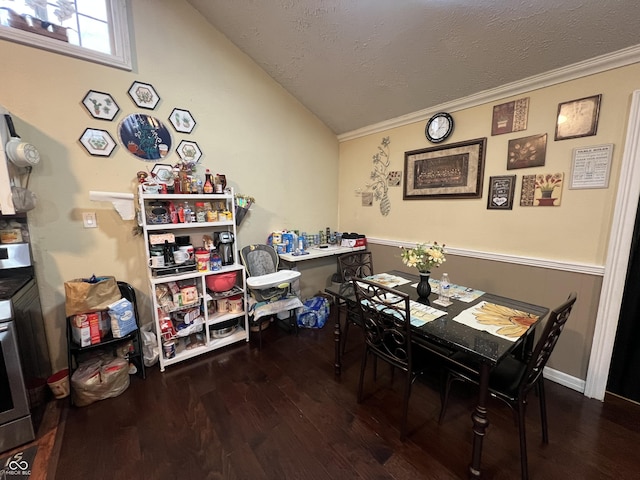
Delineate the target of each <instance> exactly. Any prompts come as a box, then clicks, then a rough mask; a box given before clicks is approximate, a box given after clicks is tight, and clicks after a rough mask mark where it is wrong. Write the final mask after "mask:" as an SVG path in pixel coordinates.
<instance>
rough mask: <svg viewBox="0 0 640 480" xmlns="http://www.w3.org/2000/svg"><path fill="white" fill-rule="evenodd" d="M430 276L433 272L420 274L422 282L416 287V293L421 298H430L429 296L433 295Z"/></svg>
mask: <svg viewBox="0 0 640 480" xmlns="http://www.w3.org/2000/svg"><path fill="white" fill-rule="evenodd" d="M430 275H431V272H420V281H419V282H418V286H417V287H416V291H417V292H418V296H419V297H420V298H425V299H426V298H429V295H430V294H431V285H429V276H430Z"/></svg>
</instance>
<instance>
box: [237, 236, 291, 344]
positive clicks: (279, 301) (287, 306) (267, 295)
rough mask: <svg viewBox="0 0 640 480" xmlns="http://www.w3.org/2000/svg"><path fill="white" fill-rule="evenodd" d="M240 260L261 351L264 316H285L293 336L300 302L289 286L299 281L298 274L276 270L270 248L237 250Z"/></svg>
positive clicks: (276, 262) (254, 246) (257, 246)
mask: <svg viewBox="0 0 640 480" xmlns="http://www.w3.org/2000/svg"><path fill="white" fill-rule="evenodd" d="M240 258H241V260H242V263H243V265H244V266H245V268H246V269H247V288H248V290H249V292H250V293H251V296H252V297H253V300H254V302H253V305H252V306H251V309H250V315H251V317H252V323H253V324H255V325H257V327H258V338H259V346H260V347H259V348H260V349H262V321H261V319H262V317H264V316H271V315H278V314H282V313H284V312H287V313H288V319H289V327H290V328H294V329H295V331H296V333H297V331H298V324H297V322H296V318H295V311H296V309H297V308H299V307H302V302H301V301H300V298H299V297H298V296H297V295H295V294H294V293H293V290H292V287H291V284H292V283H293V282H294V281H295V280H297V279H298V278H299V277H300V272H297V271H294V270H278V266H279V263H280V257H279V256H278V254H277V253H276V251H275V250H274V248H273V247H272V246H270V245H264V244H252V245H247V246H246V247H244V248H243V249H242V250H240ZM278 318H280V316H279V315H278ZM292 318H293V320H292Z"/></svg>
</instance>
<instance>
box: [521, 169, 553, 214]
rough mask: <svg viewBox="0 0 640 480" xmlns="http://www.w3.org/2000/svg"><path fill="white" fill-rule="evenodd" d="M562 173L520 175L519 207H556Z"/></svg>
mask: <svg viewBox="0 0 640 480" xmlns="http://www.w3.org/2000/svg"><path fill="white" fill-rule="evenodd" d="M563 181H564V173H539V174H537V175H524V176H523V177H522V192H521V194H520V206H521V207H558V206H560V200H561V199H562V184H563Z"/></svg>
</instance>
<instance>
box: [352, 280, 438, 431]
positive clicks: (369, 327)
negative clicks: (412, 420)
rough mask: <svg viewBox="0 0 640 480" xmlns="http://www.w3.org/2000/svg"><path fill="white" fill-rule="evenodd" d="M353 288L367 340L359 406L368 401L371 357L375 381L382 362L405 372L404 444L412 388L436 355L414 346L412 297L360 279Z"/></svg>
mask: <svg viewBox="0 0 640 480" xmlns="http://www.w3.org/2000/svg"><path fill="white" fill-rule="evenodd" d="M352 284H353V288H354V290H355V295H356V299H357V304H358V306H359V308H360V315H361V319H362V329H363V331H364V339H365V349H364V352H363V355H362V364H361V367H360V381H359V384H358V403H361V402H362V400H363V398H364V395H363V390H364V374H365V370H366V367H367V359H368V357H369V355H373V358H374V370H373V372H374V379H375V377H376V360H377V359H378V358H379V359H381V360H384V361H385V362H387V363H388V364H390V365H391V366H392V367H394V369H395V368H397V369H399V370H401V371H402V372H403V373H404V380H405V384H404V393H403V404H402V419H401V424H400V439H401V440H404V439H405V438H406V435H407V412H408V409H409V397H410V395H411V386H412V385H413V382H415V380H416V379H417V378H418V376H419V375H421V374H422V373H424V372H425V371H426V370H427V368H428V367H429V366H430V364H431V363H432V362H433V359H432V355H431V354H430V353H429V352H427V351H426V350H424V349H422V348H420V347H418V346H416V345H412V343H411V322H410V320H411V317H410V313H409V312H410V310H409V295H407V294H405V293H402V292H399V291H397V290H394V289H391V288H387V287H384V286H382V285H378V284H376V283H373V282H370V281H368V280H363V279H359V278H354V279H352Z"/></svg>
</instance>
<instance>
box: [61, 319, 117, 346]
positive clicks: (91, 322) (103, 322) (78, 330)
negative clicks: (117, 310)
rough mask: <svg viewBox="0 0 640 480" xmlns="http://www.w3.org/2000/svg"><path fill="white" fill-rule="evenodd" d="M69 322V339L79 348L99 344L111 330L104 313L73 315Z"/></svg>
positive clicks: (108, 320)
mask: <svg viewBox="0 0 640 480" xmlns="http://www.w3.org/2000/svg"><path fill="white" fill-rule="evenodd" d="M70 322H71V337H72V338H73V341H74V342H76V343H77V344H78V345H80V346H81V347H88V346H90V345H95V344H96V343H100V341H101V340H102V338H104V336H105V335H106V334H107V333H109V331H110V330H111V322H110V318H109V314H108V313H107V312H106V311H99V312H91V313H79V314H77V315H73V316H72V317H71V319H70Z"/></svg>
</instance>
